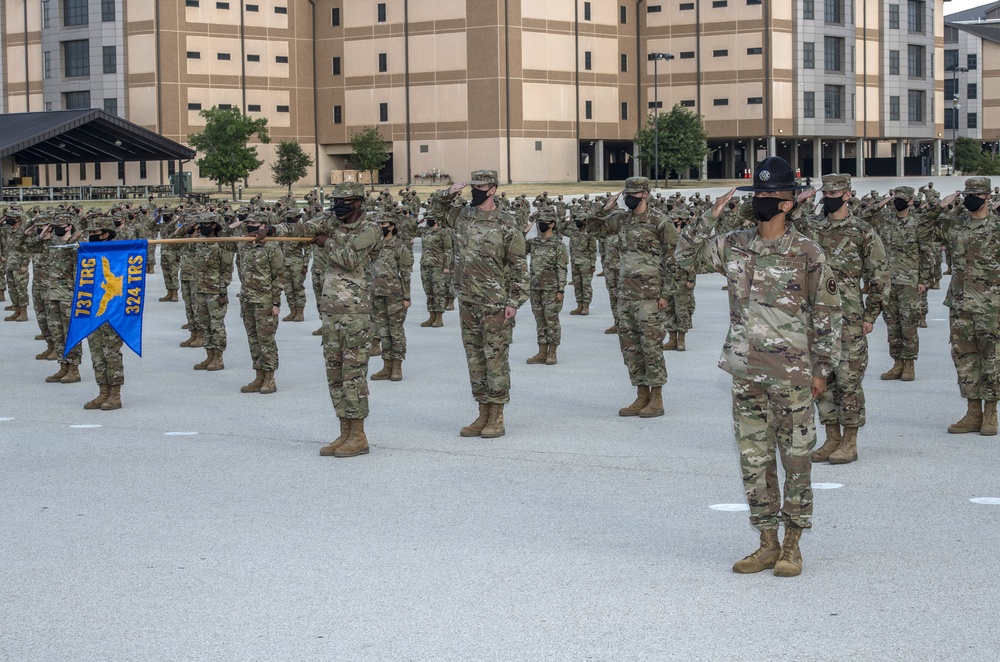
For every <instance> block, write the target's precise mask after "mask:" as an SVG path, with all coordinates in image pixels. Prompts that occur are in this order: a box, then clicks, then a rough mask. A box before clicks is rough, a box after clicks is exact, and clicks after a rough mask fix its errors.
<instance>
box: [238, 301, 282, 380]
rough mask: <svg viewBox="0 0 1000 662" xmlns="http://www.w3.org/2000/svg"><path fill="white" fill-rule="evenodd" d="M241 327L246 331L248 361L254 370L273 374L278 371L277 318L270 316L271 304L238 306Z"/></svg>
mask: <svg viewBox="0 0 1000 662" xmlns="http://www.w3.org/2000/svg"><path fill="white" fill-rule="evenodd" d="M240 314H241V315H242V316H243V327H244V328H245V329H246V330H247V342H248V343H249V344H250V359H251V360H252V361H253V369H254V370H266V371H268V372H273V371H275V370H277V369H278V343H277V342H276V341H275V339H274V334H275V333H277V331H278V316H277V315H272V314H271V304H269V303H268V304H261V303H246V302H243V303H242V305H241V306H240Z"/></svg>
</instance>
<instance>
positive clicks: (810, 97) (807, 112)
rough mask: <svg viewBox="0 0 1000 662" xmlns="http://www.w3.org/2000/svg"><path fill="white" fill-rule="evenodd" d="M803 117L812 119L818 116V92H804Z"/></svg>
mask: <svg viewBox="0 0 1000 662" xmlns="http://www.w3.org/2000/svg"><path fill="white" fill-rule="evenodd" d="M802 117H805V118H807V119H811V118H814V117H816V93H815V92H803V93H802Z"/></svg>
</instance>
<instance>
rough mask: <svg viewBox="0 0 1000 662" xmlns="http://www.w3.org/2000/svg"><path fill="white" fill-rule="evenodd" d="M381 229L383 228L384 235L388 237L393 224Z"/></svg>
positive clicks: (381, 228)
mask: <svg viewBox="0 0 1000 662" xmlns="http://www.w3.org/2000/svg"><path fill="white" fill-rule="evenodd" d="M379 229H380V230H382V236H383V237H388V236H389V233H390V232H392V226H391V225H386V226H385V227H380V228H379Z"/></svg>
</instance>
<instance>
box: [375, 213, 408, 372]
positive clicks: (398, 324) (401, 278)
mask: <svg viewBox="0 0 1000 662" xmlns="http://www.w3.org/2000/svg"><path fill="white" fill-rule="evenodd" d="M403 213H404V214H405V215H407V216H408V215H409V214H408V213H407V212H406V211H405V210H404V212H403ZM398 217H399V214H382V216H381V217H380V218H379V219H378V224H379V228H380V229H381V231H382V250H381V251H379V254H378V258H377V259H376V260H375V262H373V263H372V268H371V272H372V281H373V285H374V297H373V298H372V308H373V309H374V316H373V317H374V321H375V328H376V329H377V333H378V337H379V338H380V339H381V340H382V361H383V365H382V369H381V370H380V371H378V372H376V373H375V374H373V375H372V377H371V378H372V379H373V380H375V381H381V380H386V379H389V380H392V381H394V382H398V381H401V380H402V379H403V361H404V360H405V359H406V331H405V330H404V329H403V323H404V322H405V321H406V311H407V310H408V309H409V308H410V275H411V274H412V272H413V253H411V252H410V249H409V247H408V246H407V245H406V242H405V241H403V240H402V239H401V238H400V237H399V235H398V234H397V232H398V228H397V226H396V219H397V218H398Z"/></svg>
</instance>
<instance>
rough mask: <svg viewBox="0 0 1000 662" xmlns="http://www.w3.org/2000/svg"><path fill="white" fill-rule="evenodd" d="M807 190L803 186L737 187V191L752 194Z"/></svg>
mask: <svg viewBox="0 0 1000 662" xmlns="http://www.w3.org/2000/svg"><path fill="white" fill-rule="evenodd" d="M807 188H809V187H808V186H806V185H805V184H789V185H787V186H737V187H736V190H737V191H752V192H754V193H778V192H781V191H803V190H805V189H807Z"/></svg>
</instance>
